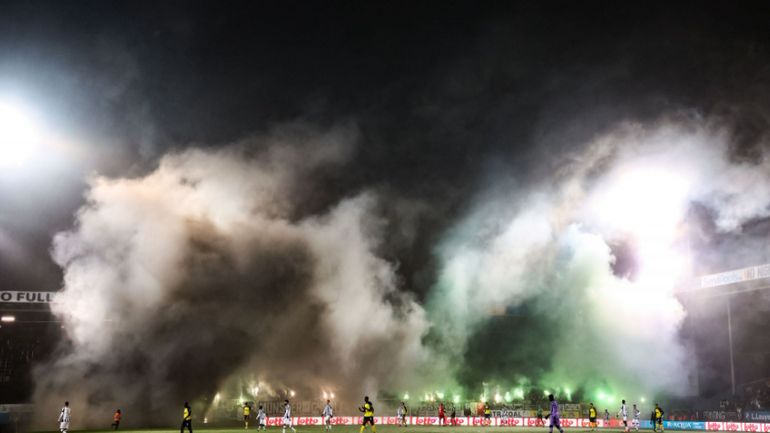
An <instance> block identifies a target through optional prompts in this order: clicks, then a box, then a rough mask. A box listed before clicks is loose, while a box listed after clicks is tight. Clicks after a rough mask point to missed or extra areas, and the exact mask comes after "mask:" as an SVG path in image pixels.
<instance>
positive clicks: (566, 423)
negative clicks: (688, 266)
mask: <svg viewBox="0 0 770 433" xmlns="http://www.w3.org/2000/svg"><path fill="white" fill-rule="evenodd" d="M446 420H447V424H451V419H450V418H446ZM362 421H363V417H360V416H335V417H332V420H331V423H332V424H333V425H358V424H361V422H362ZM292 422H293V423H294V425H298V426H313V425H317V426H320V425H322V424H323V419H322V418H321V417H320V416H317V417H313V416H308V417H302V416H299V417H293V418H292ZM487 422H488V423H489V425H490V426H493V427H540V426H543V427H545V426H547V425H548V421H547V420H541V419H538V418H503V417H493V418H491V419H489V420H487V419H485V418H483V417H474V416H459V417H456V418H454V425H456V426H471V427H474V426H475V427H481V426H485V425H487ZM374 423H375V424H378V425H382V424H384V425H396V424H398V423H399V420H398V418H397V417H395V416H376V417H374ZM406 423H407V424H408V425H425V426H438V425H440V423H439V418H438V417H437V416H408V417H406ZM628 423H629V425H630V424H631V421H629V422H628ZM597 424H598V426H599V427H609V428H618V427H620V426H622V422H621V421H619V420H615V419H613V420H610V421H608V422H605V421H604V420H603V419H599V420H597ZM267 425H268V426H281V425H283V419H282V418H281V417H269V418H267ZM561 425H562V427H564V428H589V427H590V425H589V422H588V418H583V419H579V418H563V419H562V420H561ZM663 427H664V428H665V429H666V430H707V431H727V432H754V433H770V423H752V422H731V421H725V422H713V421H663ZM640 428H641V429H642V430H650V429H652V423H651V422H650V421H649V420H642V421H641V422H640Z"/></svg>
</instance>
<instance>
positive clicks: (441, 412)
mask: <svg viewBox="0 0 770 433" xmlns="http://www.w3.org/2000/svg"><path fill="white" fill-rule="evenodd" d="M438 425H443V426H446V412H445V411H444V403H443V402H442V403H439V404H438Z"/></svg>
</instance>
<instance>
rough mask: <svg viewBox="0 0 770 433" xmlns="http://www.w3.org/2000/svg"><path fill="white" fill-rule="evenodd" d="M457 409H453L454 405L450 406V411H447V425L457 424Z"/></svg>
mask: <svg viewBox="0 0 770 433" xmlns="http://www.w3.org/2000/svg"><path fill="white" fill-rule="evenodd" d="M456 417H457V411H456V410H455V407H454V406H452V412H450V413H449V425H453V426H454V425H457V418H456Z"/></svg>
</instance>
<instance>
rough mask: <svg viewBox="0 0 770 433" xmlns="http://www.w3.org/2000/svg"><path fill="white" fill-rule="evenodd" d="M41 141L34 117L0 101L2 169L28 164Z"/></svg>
mask: <svg viewBox="0 0 770 433" xmlns="http://www.w3.org/2000/svg"><path fill="white" fill-rule="evenodd" d="M39 139H40V128H39V127H38V125H37V124H36V123H35V121H34V120H33V118H32V116H31V115H30V114H28V113H26V112H25V111H24V110H23V109H21V108H20V107H18V106H15V105H12V104H9V103H6V102H2V101H0V168H2V167H6V168H7V167H18V166H22V165H24V164H25V163H27V162H28V161H29V160H30V158H31V157H32V155H33V154H34V151H35V148H36V147H37V145H38V141H39Z"/></svg>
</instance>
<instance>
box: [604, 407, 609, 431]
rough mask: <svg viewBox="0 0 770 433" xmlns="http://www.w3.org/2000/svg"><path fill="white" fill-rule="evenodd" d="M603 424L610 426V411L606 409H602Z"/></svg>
mask: <svg viewBox="0 0 770 433" xmlns="http://www.w3.org/2000/svg"><path fill="white" fill-rule="evenodd" d="M604 426H605V427H609V426H610V411H608V410H607V409H604Z"/></svg>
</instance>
